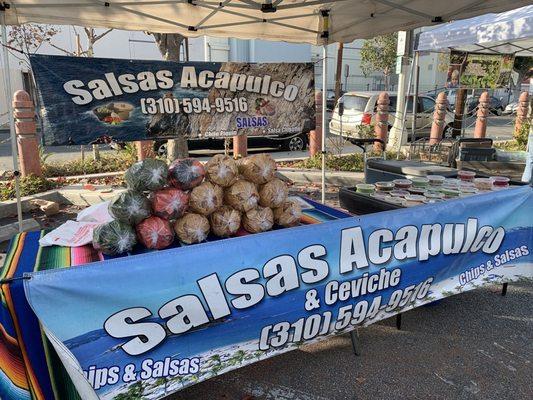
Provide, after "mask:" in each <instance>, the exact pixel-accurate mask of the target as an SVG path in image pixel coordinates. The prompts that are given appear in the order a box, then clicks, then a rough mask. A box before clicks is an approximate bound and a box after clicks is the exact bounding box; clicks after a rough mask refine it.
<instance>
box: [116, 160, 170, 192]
mask: <svg viewBox="0 0 533 400" xmlns="http://www.w3.org/2000/svg"><path fill="white" fill-rule="evenodd" d="M167 177H168V167H167V164H166V163H165V162H164V161H161V160H154V159H152V158H147V159H146V160H142V161H139V162H136V163H135V164H133V165H132V166H131V167H129V168H128V170H127V171H126V174H125V175H124V180H125V181H126V185H127V186H128V188H129V189H132V190H135V191H137V192H144V191H146V190H150V191H153V190H159V189H161V188H163V187H164V186H165V185H166V184H167Z"/></svg>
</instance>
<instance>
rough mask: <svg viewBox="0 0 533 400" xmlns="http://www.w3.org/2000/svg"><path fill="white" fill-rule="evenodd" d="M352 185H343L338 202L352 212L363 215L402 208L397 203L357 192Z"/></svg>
mask: <svg viewBox="0 0 533 400" xmlns="http://www.w3.org/2000/svg"><path fill="white" fill-rule="evenodd" d="M355 190H356V189H355V188H354V187H349V188H346V187H343V188H340V190H339V202H340V205H341V207H342V208H344V209H345V210H348V211H349V212H351V213H352V214H356V215H365V214H372V213H376V212H381V211H389V210H397V209H399V208H404V207H402V206H399V205H397V204H391V203H387V202H386V201H383V200H379V199H376V198H375V197H370V196H367V195H364V194H361V193H357V192H356V191H355Z"/></svg>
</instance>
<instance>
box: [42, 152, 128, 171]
mask: <svg viewBox="0 0 533 400" xmlns="http://www.w3.org/2000/svg"><path fill="white" fill-rule="evenodd" d="M135 161H136V159H135V157H134V155H133V154H132V153H131V152H129V151H119V152H118V153H117V154H116V155H107V154H105V155H101V156H100V160H94V159H93V158H91V157H88V158H86V159H85V161H84V162H82V160H81V158H79V159H76V160H71V161H65V162H51V163H46V164H44V165H43V173H44V175H45V176H48V177H56V176H71V175H83V174H97V173H101V172H118V171H124V170H126V169H128V168H129V167H130V166H131V165H132V164H133V163H134V162H135Z"/></svg>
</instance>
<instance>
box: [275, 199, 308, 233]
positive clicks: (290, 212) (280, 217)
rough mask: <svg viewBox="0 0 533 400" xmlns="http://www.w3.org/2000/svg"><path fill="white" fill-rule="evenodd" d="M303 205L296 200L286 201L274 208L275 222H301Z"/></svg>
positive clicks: (285, 224)
mask: <svg viewBox="0 0 533 400" xmlns="http://www.w3.org/2000/svg"><path fill="white" fill-rule="evenodd" d="M301 217H302V207H300V204H298V203H297V202H296V201H292V200H289V201H286V202H284V203H283V204H282V205H281V206H280V207H278V208H274V222H275V223H276V224H277V225H281V226H287V227H288V226H294V225H298V224H299V223H300V218H301Z"/></svg>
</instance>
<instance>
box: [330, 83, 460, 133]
mask: <svg viewBox="0 0 533 400" xmlns="http://www.w3.org/2000/svg"><path fill="white" fill-rule="evenodd" d="M379 93H380V92H347V93H345V94H344V95H343V96H342V100H343V102H344V114H343V116H342V133H341V118H340V116H339V105H338V103H337V104H336V105H335V109H334V110H333V115H332V117H331V121H330V123H329V131H330V133H331V134H333V135H342V136H346V137H347V138H348V139H349V138H362V137H363V135H364V132H365V130H368V129H367V128H369V127H370V126H371V125H374V124H375V122H376V107H377V100H378V96H379ZM389 99H390V105H389V129H390V128H391V127H392V125H393V124H394V118H395V113H396V101H397V95H396V93H394V92H392V93H389ZM412 109H413V96H411V97H409V100H408V104H407V111H408V113H407V116H406V120H405V126H406V127H407V129H408V130H409V129H410V128H411V126H412V122H413V114H412V113H411V110H412ZM434 110H435V100H434V99H433V98H431V97H429V96H426V95H420V96H418V101H417V114H416V133H415V136H416V138H422V137H428V136H429V133H430V131H431V124H432V122H433V112H434ZM453 119H454V115H453V113H451V112H449V111H447V112H446V116H445V123H446V126H445V128H444V136H445V137H451V136H452V132H453V128H452V123H453Z"/></svg>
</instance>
